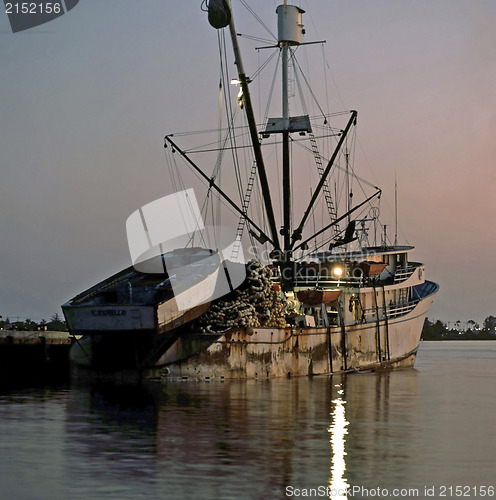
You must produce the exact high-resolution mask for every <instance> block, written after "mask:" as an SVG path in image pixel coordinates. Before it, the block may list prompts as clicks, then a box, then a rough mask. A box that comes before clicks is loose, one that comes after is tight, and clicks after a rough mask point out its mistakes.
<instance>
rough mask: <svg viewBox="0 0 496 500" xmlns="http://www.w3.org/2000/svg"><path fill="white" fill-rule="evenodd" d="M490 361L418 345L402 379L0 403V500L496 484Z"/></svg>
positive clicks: (24, 394) (458, 348)
mask: <svg viewBox="0 0 496 500" xmlns="http://www.w3.org/2000/svg"><path fill="white" fill-rule="evenodd" d="M495 358H496V342H492V341H489V342H483V341H479V342H476V341H464V342H423V343H422V344H421V348H420V351H419V355H418V359H417V363H416V368H415V369H412V370H405V371H398V372H390V373H383V374H352V375H347V376H335V377H332V378H328V377H314V378H312V379H309V378H293V379H272V380H250V381H225V382H191V381H188V382H174V383H167V384H158V383H152V384H149V385H146V386H145V387H139V388H136V387H134V388H133V387H124V388H122V387H121V388H117V387H114V386H92V387H91V386H84V385H83V386H75V385H72V386H67V387H52V388H42V389H22V390H18V389H16V390H13V391H10V392H4V393H3V394H1V395H0V480H1V485H2V494H1V498H5V499H19V498H20V499H46V498H49V499H59V498H60V499H72V498H75V499H76V498H81V499H83V498H84V499H107V498H109V499H110V498H111V499H114V498H115V499H128V498H129V499H131V498H132V499H135V498H157V499H160V498H164V499H169V498H170V499H176V498H177V499H179V498H184V499H188V498H195V499H196V498H199V499H210V498H212V499H244V498H247V499H250V498H254V499H265V498H267V499H278V498H290V496H288V495H290V494H291V493H293V494H294V493H297V492H300V493H305V492H306V493H310V492H311V493H316V495H314V497H316V498H319V496H318V494H319V493H323V491H324V488H326V487H330V488H333V489H335V490H336V491H337V490H339V489H344V488H345V487H346V486H350V487H352V486H355V487H361V488H366V489H369V490H371V489H374V488H375V489H377V488H380V489H381V490H383V492H384V490H386V489H387V490H388V491H389V492H392V491H393V489H395V488H398V489H408V488H412V489H413V490H412V491H414V490H415V489H416V490H417V491H418V495H416V498H427V497H426V496H425V494H424V492H425V487H426V486H428V487H431V486H434V485H436V487H437V488H439V487H440V486H445V487H449V486H452V487H453V494H452V495H450V494H449V490H448V491H447V494H446V496H448V497H449V496H455V491H454V488H455V486H456V485H462V486H467V487H469V486H470V487H473V486H476V487H479V486H481V485H485V486H489V485H492V486H496V475H495V474H494V463H495V461H496V447H495V444H496V426H495V425H494V423H493V421H494V415H495V414H496V398H495V397H494V396H495V391H496V363H495ZM319 488H320V489H319ZM310 489H312V491H310ZM300 490H302V491H300ZM465 491H466V492H467V491H468V493H469V495H464V496H471V497H472V498H479V497H480V496H479V495H476V494H475V493H474V491H475V490H473V489H471V490H465ZM439 493H440V490H439V489H437V490H436V495H435V497H436V498H438V497H439ZM477 493H479V491H477ZM292 498H297V496H296V495H293V497H292ZM300 498H303V497H301V496H300ZM306 498H308V496H307V497H306ZM320 498H322V497H320ZM335 498H339V497H335ZM341 498H346V496H342V497H341ZM348 498H372V494H371V492H370V491H368V492H367V491H366V490H363V491H362V493H361V494H355V495H354V496H351V495H348ZM375 498H383V496H377V495H375Z"/></svg>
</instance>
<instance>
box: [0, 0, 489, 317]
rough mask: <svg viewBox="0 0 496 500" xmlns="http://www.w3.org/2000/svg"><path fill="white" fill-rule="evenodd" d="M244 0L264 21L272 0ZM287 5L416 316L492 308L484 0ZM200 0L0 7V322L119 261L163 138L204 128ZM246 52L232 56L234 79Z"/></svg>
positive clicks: (211, 62) (159, 172) (206, 52)
mask: <svg viewBox="0 0 496 500" xmlns="http://www.w3.org/2000/svg"><path fill="white" fill-rule="evenodd" d="M249 3H250V6H251V7H252V8H253V9H256V10H257V14H258V15H259V16H260V17H262V18H263V19H264V22H265V23H266V24H267V25H268V26H269V27H270V28H271V29H272V30H273V31H274V32H275V26H276V15H275V8H276V6H277V5H278V3H279V2H274V1H267V0H256V1H255V0H252V1H250V2H249ZM290 3H291V2H290ZM296 4H297V5H299V6H300V7H302V8H303V9H304V10H305V11H306V13H305V14H304V17H303V21H304V24H305V29H306V40H326V42H327V43H326V57H327V61H328V63H329V65H330V68H331V74H332V82H331V83H330V84H329V92H330V93H332V94H333V99H334V101H333V102H335V103H336V106H337V109H336V111H340V110H341V109H343V108H344V109H356V110H358V112H359V141H360V149H361V150H362V151H363V152H364V155H365V156H366V158H367V163H368V164H369V165H371V166H372V168H373V172H374V176H375V179H374V182H377V183H378V184H379V185H380V186H381V187H382V188H383V190H384V191H387V190H388V191H389V195H388V196H389V200H390V203H391V200H393V199H394V198H393V196H394V194H393V193H392V191H394V178H395V176H396V178H397V181H398V198H399V205H398V213H399V225H400V237H401V238H403V239H406V240H407V241H408V243H410V244H412V245H414V246H415V248H416V249H415V253H414V254H413V256H412V257H414V259H415V260H417V261H420V262H423V263H425V265H426V273H427V277H428V279H431V280H434V281H436V282H438V283H440V285H441V290H440V292H439V294H438V296H437V297H436V299H435V302H434V304H433V306H432V309H431V311H430V313H429V317H430V318H431V319H441V320H443V321H452V322H455V321H457V320H460V321H462V322H464V321H467V320H469V319H473V320H475V321H477V322H480V323H481V322H482V321H483V320H484V318H485V317H487V316H489V315H496V279H495V273H496V272H495V270H494V269H493V253H494V247H495V246H496V232H495V230H494V227H493V225H494V222H493V220H494V215H496V196H495V195H494V192H493V189H494V188H495V186H496V169H495V168H494V167H495V162H496V141H495V140H494V137H495V136H494V131H495V130H496V32H495V31H494V23H495V21H496V2H494V1H493V0H470V1H469V0H416V1H413V0H402V1H398V0H367V1H365V0H307V1H302V2H299V3H296ZM200 7H201V1H200V0H195V1H193V0H189V1H188V2H180V1H177V0H176V1H169V2H164V1H161V0H146V1H141V2H136V1H130V0H81V1H80V2H79V4H78V5H77V6H76V7H74V8H73V9H72V10H71V11H70V12H68V13H67V14H66V15H63V16H61V17H59V18H58V19H56V20H54V21H51V22H49V23H47V24H44V25H41V26H39V27H36V28H32V29H30V30H26V31H22V32H18V33H15V34H13V33H12V32H11V29H10V26H9V22H8V18H7V16H6V14H5V13H4V12H3V13H1V14H0V71H1V80H0V81H1V84H0V89H1V98H0V207H1V210H0V241H1V243H0V314H1V315H3V317H4V319H5V318H6V317H9V318H10V319H13V318H15V317H21V318H26V317H30V318H31V319H35V320H40V319H41V318H45V319H49V318H50V316H52V315H53V314H54V313H56V312H57V313H60V312H61V310H60V306H61V304H63V303H64V302H66V301H67V300H69V299H70V298H72V297H73V296H74V295H76V294H77V293H79V292H81V291H83V290H85V289H87V288H89V287H90V286H92V285H94V284H95V283H97V282H98V281H100V280H102V279H104V278H106V277H108V276H110V275H111V274H113V273H116V272H118V271H119V270H120V269H122V268H124V267H127V266H129V265H130V264H131V262H130V257H129V251H128V246H127V240H126V229H125V222H126V219H127V217H128V216H129V215H130V214H131V213H132V212H134V211H135V210H136V209H137V208H139V207H140V206H142V205H144V204H146V203H148V202H150V201H153V200H155V199H157V198H160V197H161V196H164V195H165V194H167V193H168V192H170V186H169V185H168V176H167V172H166V168H165V166H164V151H163V137H164V135H165V134H166V133H170V132H174V131H184V130H190V129H194V130H197V129H201V128H215V126H216V125H217V118H216V116H217V112H216V107H217V105H218V104H217V100H218V80H219V63H218V48H217V35H216V33H215V30H213V28H211V27H210V25H209V24H208V22H207V18H206V15H205V13H204V12H202V10H201V8H200ZM233 9H234V14H235V16H237V17H236V22H237V29H238V31H239V32H241V33H250V26H251V25H252V19H251V18H250V16H249V14H248V11H247V10H246V9H245V8H244V7H243V6H242V5H241V4H240V2H238V0H233ZM245 47H246V49H247V50H248V49H249V50H250V51H251V49H252V48H253V44H251V45H250V44H248V45H246V46H245ZM242 48H243V47H242ZM253 52H254V51H253ZM256 61H257V59H256V57H251V56H248V57H247V58H246V57H245V67H246V70H247V74H248V75H250V72H253V71H255V69H256V66H255V64H256ZM401 238H400V242H401Z"/></svg>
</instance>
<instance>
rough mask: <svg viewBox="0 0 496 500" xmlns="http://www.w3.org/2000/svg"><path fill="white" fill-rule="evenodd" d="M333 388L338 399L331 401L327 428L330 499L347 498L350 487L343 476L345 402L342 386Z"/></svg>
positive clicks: (345, 423)
mask: <svg viewBox="0 0 496 500" xmlns="http://www.w3.org/2000/svg"><path fill="white" fill-rule="evenodd" d="M331 382H332V380H331ZM334 387H335V388H337V389H338V390H337V393H338V397H337V398H336V399H333V400H332V412H331V417H332V423H331V425H330V426H329V433H330V441H331V450H332V455H331V457H332V458H331V479H330V481H329V488H330V497H331V498H348V495H347V491H348V488H349V487H350V485H349V483H348V481H347V479H346V478H345V477H344V474H345V472H346V458H345V457H346V451H345V444H346V435H347V434H348V424H349V422H348V421H347V420H346V410H345V405H346V401H345V400H344V399H343V396H344V384H342V383H341V384H336V385H334Z"/></svg>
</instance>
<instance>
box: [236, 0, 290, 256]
mask: <svg viewBox="0 0 496 500" xmlns="http://www.w3.org/2000/svg"><path fill="white" fill-rule="evenodd" d="M229 3H230V2H229ZM229 31H230V33H231V40H232V45H233V51H234V62H235V64H236V67H237V68H238V78H239V82H240V85H241V90H242V91H243V100H244V105H245V110H246V118H247V120H248V127H249V129H250V137H251V142H252V146H253V152H254V154H255V161H256V162H257V166H258V177H259V179H260V186H261V188H262V196H263V199H264V205H265V210H266V212H267V219H268V221H269V227H270V233H271V236H272V241H273V242H274V246H275V248H276V250H279V248H280V244H279V235H278V232H277V227H276V219H275V216H274V209H273V207H272V199H271V197H270V189H269V182H268V179H267V173H266V170H265V164H264V160H263V156H262V149H261V147H260V140H259V137H258V130H257V125H256V122H255V115H254V113H253V106H252V103H251V96H250V91H249V89H248V78H247V77H246V73H245V69H244V66H243V60H242V58H241V51H240V49H239V44H238V34H237V32H236V26H235V24H234V18H233V16H232V13H231V19H230V21H229Z"/></svg>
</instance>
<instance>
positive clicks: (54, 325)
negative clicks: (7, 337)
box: [0, 313, 67, 332]
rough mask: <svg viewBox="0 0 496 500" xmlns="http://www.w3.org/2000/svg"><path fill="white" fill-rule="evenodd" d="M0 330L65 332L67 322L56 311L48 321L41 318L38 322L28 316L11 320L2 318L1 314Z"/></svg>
mask: <svg viewBox="0 0 496 500" xmlns="http://www.w3.org/2000/svg"><path fill="white" fill-rule="evenodd" d="M0 330H23V331H28V332H35V331H52V332H66V331H67V324H66V322H65V321H64V320H63V319H62V318H61V317H60V316H59V314H58V313H55V314H54V315H52V317H51V318H50V321H46V320H44V319H42V320H41V321H40V322H39V323H37V322H36V321H32V320H31V319H30V318H27V319H25V320H24V321H19V320H17V321H11V320H10V319H9V318H5V319H3V318H2V316H0Z"/></svg>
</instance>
